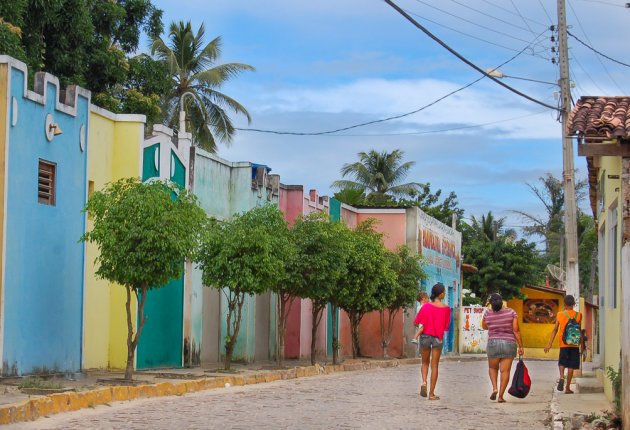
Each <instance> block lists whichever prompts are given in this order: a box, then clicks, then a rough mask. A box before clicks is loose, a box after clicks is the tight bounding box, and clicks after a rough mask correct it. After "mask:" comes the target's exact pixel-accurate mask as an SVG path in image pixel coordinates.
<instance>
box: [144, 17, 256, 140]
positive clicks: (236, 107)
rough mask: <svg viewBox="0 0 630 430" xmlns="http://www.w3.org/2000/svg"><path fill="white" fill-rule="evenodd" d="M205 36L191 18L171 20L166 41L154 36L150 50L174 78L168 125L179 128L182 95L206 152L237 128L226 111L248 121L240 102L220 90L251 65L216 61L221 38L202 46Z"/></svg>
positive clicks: (167, 109) (167, 106) (169, 94)
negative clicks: (188, 19) (194, 27)
mask: <svg viewBox="0 0 630 430" xmlns="http://www.w3.org/2000/svg"><path fill="white" fill-rule="evenodd" d="M204 36H205V29H204V26H203V24H201V26H200V27H199V30H197V33H196V34H195V33H194V32H193V30H192V27H191V24H190V21H188V22H186V23H184V22H183V21H180V22H179V23H175V22H173V23H172V24H171V26H170V28H169V34H168V37H169V41H168V43H167V42H165V41H164V40H163V39H162V38H160V37H155V38H154V39H153V45H152V53H153V54H154V55H157V58H158V59H159V60H161V61H162V62H163V63H164V64H165V65H166V67H167V68H168V71H169V74H170V75H171V76H172V78H173V80H174V86H173V87H172V88H171V89H170V90H169V91H168V92H167V93H166V99H165V115H166V118H167V121H168V124H169V126H170V127H172V128H173V129H177V128H178V127H179V111H180V103H181V102H182V98H184V100H183V105H184V109H185V111H186V115H187V117H189V118H190V127H191V130H190V131H191V132H192V134H193V141H194V142H195V144H196V145H199V146H200V147H201V148H203V149H205V150H207V151H209V152H216V150H217V140H218V141H219V142H224V143H229V142H230V141H231V139H232V137H233V135H234V133H235V131H236V130H235V128H234V125H233V124H232V120H231V119H230V117H229V115H228V112H226V110H227V111H231V112H233V113H235V114H242V115H245V116H246V117H247V119H248V120H249V121H251V117H250V116H249V113H248V112H247V110H246V109H245V108H244V107H243V106H242V105H241V104H240V103H238V102H237V101H236V100H234V99H233V98H231V97H229V96H227V95H226V94H223V93H222V92H220V91H219V90H220V89H221V87H222V86H223V85H224V84H225V83H226V82H227V81H228V80H230V79H232V78H234V77H236V76H238V75H239V74H240V73H242V72H244V71H250V70H252V71H253V70H254V68H253V67H252V66H249V65H247V64H243V63H225V64H217V62H218V60H219V57H220V55H221V37H220V36H219V37H217V38H215V39H213V40H212V41H211V42H210V43H208V44H206V45H204V40H203V39H204ZM184 94H190V97H187V98H186V97H184Z"/></svg>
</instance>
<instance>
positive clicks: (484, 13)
mask: <svg viewBox="0 0 630 430" xmlns="http://www.w3.org/2000/svg"><path fill="white" fill-rule="evenodd" d="M451 1H452V2H453V3H457V4H458V5H460V6H462V7H465V8H466V9H470V10H472V11H473V12H477V13H478V14H481V15H483V16H485V17H487V18H490V19H494V20H496V21H499V22H502V23H504V24H508V25H511V26H513V27H516V28H518V29H520V30H524V31H530V30H528V29H527V28H524V27H521V26H518V25H516V24H514V23H513V22H510V21H506V20H504V19H501V18H497V17H496V16H493V15H490V14H489V13H487V12H484V11H482V10H479V9H475V8H474V7H471V6H468V5H467V4H465V3H462V2H459V1H457V0H451ZM538 1H540V0H538ZM541 25H543V27H544V24H541Z"/></svg>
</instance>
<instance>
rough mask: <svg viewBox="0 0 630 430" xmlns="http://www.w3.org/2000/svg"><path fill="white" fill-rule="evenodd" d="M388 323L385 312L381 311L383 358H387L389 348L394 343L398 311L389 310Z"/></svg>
mask: <svg viewBox="0 0 630 430" xmlns="http://www.w3.org/2000/svg"><path fill="white" fill-rule="evenodd" d="M387 312H388V314H387V322H385V310H382V311H380V314H381V315H380V316H381V346H382V347H383V357H387V347H388V346H389V343H390V342H391V341H392V333H393V331H394V319H395V318H396V314H397V313H398V309H395V310H392V309H387Z"/></svg>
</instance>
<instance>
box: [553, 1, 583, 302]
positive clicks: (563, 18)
mask: <svg viewBox="0 0 630 430" xmlns="http://www.w3.org/2000/svg"><path fill="white" fill-rule="evenodd" d="M564 1H565V0H558V53H559V57H560V58H559V60H560V81H559V82H558V83H559V85H560V97H561V99H560V100H561V108H560V109H561V111H562V154H563V172H562V178H563V183H564V229H565V230H564V231H565V237H566V246H567V254H566V278H565V279H566V284H565V289H566V292H567V294H571V295H573V297H575V304H576V310H579V305H580V300H579V299H580V279H579V273H580V272H579V268H578V245H577V210H576V202H575V169H574V165H573V140H572V139H571V137H569V136H567V134H568V133H567V123H568V119H569V112H570V110H571V85H570V81H569V79H570V78H569V48H568V44H567V15H566V9H565V4H564Z"/></svg>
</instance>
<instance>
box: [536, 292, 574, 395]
mask: <svg viewBox="0 0 630 430" xmlns="http://www.w3.org/2000/svg"><path fill="white" fill-rule="evenodd" d="M573 306H575V298H574V297H573V296H572V295H566V296H564V310H563V311H562V312H558V316H557V318H556V325H555V326H554V328H553V331H552V332H551V339H549V344H547V346H546V347H545V353H547V352H549V350H550V349H551V344H552V343H553V340H554V338H555V337H556V334H557V333H558V330H560V339H559V343H560V356H559V357H558V369H559V370H560V379H558V385H557V388H558V391H562V390H563V389H564V369H565V368H566V369H568V371H567V386H566V389H565V390H564V392H565V393H566V394H573V391H571V388H570V387H571V379H573V371H574V370H576V369H579V368H580V345H581V343H582V330H581V324H582V314H581V313H580V312H576V311H574V310H573Z"/></svg>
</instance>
